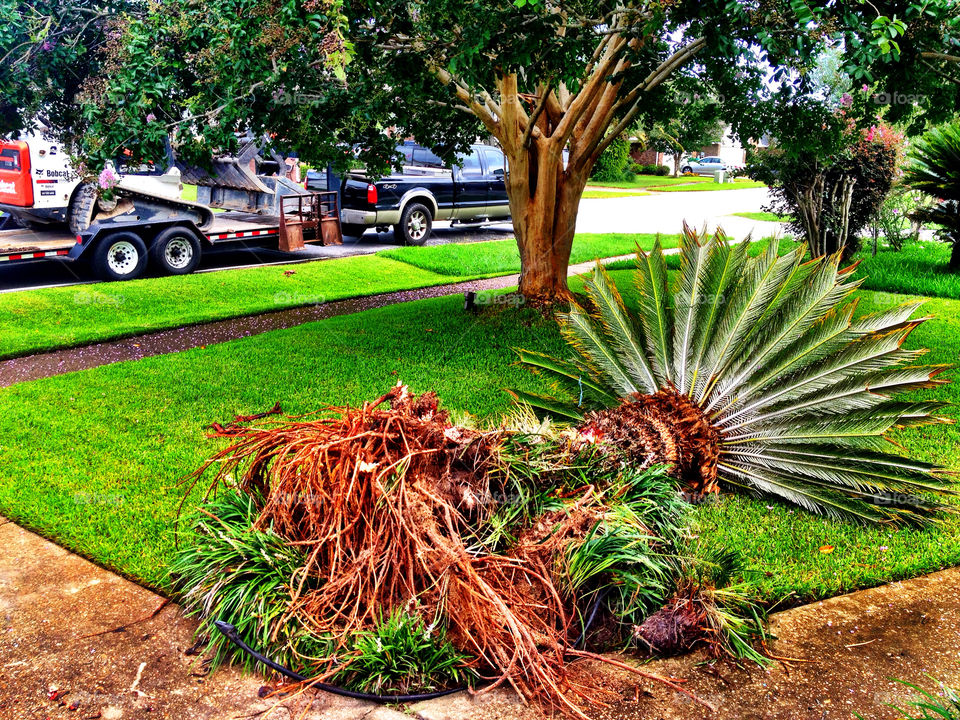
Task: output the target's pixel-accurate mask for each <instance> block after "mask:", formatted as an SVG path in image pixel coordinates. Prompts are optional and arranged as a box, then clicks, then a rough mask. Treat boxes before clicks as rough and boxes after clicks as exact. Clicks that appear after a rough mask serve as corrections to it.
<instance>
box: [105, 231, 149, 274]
mask: <svg viewBox="0 0 960 720" xmlns="http://www.w3.org/2000/svg"><path fill="white" fill-rule="evenodd" d="M146 267H147V246H146V245H144V244H143V240H141V239H140V238H139V237H137V236H136V235H134V234H133V233H132V232H118V233H112V234H110V235H107V236H106V237H105V238H103V239H102V240H101V241H100V242H99V243H98V244H97V247H96V250H94V253H93V269H94V272H96V274H97V275H98V276H99V277H100V279H102V280H133V279H134V278H138V277H140V276H141V275H143V271H144V270H145V269H146Z"/></svg>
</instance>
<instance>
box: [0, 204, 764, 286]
mask: <svg viewBox="0 0 960 720" xmlns="http://www.w3.org/2000/svg"><path fill="white" fill-rule="evenodd" d="M767 202H769V197H768V193H767V190H766V189H764V188H759V189H751V190H718V191H713V192H667V193H651V194H649V195H638V196H636V197H613V198H603V199H589V200H583V201H581V203H580V212H579V217H578V218H577V232H582V233H613V232H617V233H656V232H660V233H664V234H668V233H669V234H673V233H677V232H679V231H680V228H681V227H682V224H683V221H684V220H686V221H687V222H688V223H690V224H691V225H693V226H695V227H698V228H699V227H701V226H703V225H704V224H706V225H707V226H708V227H709V229H710V230H713V229H715V228H716V227H717V226H722V227H723V228H724V230H726V231H727V233H728V234H730V235H731V236H733V237H735V238H737V239H741V238H743V237H745V236H746V235H747V233H749V232H751V231H753V233H754V237H755V238H760V237H764V236H766V235H769V234H772V233H773V232H776V231H777V230H778V229H779V228H780V226H779V225H778V224H777V223H769V222H756V221H752V220H747V219H746V218H739V217H732V216H731V213H736V212H756V211H759V210H760V209H761V207H762V206H763V205H765V204H766V203H767ZM512 237H513V226H512V225H511V224H510V223H509V222H506V223H493V224H490V225H481V226H467V227H463V226H451V225H450V223H448V222H438V223H437V224H436V225H435V226H434V234H433V237H431V239H430V241H429V243H428V244H430V245H444V244H447V243H465V242H481V241H484V240H508V239H510V238H512ZM395 247H397V244H396V243H395V242H394V239H393V233H392V232H384V233H376V232H374V231H373V230H368V231H367V232H366V233H364V235H363V236H362V237H361V238H345V239H344V243H343V245H331V246H327V247H322V246H307V248H306V249H304V250H301V251H300V252H298V253H296V254H295V255H291V254H288V253H280V252H276V251H271V250H264V249H262V248H250V249H247V250H235V251H228V252H218V253H211V254H208V255H207V256H205V257H204V259H203V261H202V263H201V266H200V269H199V270H198V272H215V271H222V270H230V269H234V268H238V267H256V266H260V265H270V264H285V263H291V262H309V261H312V260H326V259H330V258H338V257H348V256H351V255H368V254H372V253H376V252H379V251H381V250H387V249H390V248H395ZM93 281H94V280H93V278H92V277H91V275H90V273H89V271H86V270H85V269H84V268H81V267H77V266H76V265H75V264H72V263H66V262H42V263H33V264H28V265H14V266H11V267H6V268H0V292H10V291H14V290H25V289H29V288H34V287H53V286H57V285H77V284H83V283H88V282H93Z"/></svg>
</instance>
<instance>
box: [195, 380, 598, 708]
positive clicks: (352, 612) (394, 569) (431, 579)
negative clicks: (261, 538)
mask: <svg viewBox="0 0 960 720" xmlns="http://www.w3.org/2000/svg"><path fill="white" fill-rule="evenodd" d="M386 401H390V407H389V408H384V407H381V406H382V405H383V403H384V402H386ZM333 410H334V411H335V414H334V415H333V416H331V417H325V418H320V419H313V420H303V419H300V420H296V421H292V422H280V423H274V424H271V425H269V426H268V427H264V428H235V427H231V429H230V437H231V438H232V440H233V441H234V444H233V445H232V446H231V447H229V448H227V449H226V450H224V451H222V452H221V453H220V454H219V455H218V456H216V457H215V458H214V459H213V460H212V461H211V463H214V462H215V463H218V465H219V472H218V480H219V479H222V478H224V477H228V476H231V477H232V476H235V478H236V479H235V482H236V483H237V484H238V485H239V487H240V489H241V490H243V491H245V492H247V493H249V494H250V495H251V496H252V497H254V498H255V500H256V501H257V503H258V505H259V507H260V508H261V511H260V515H259V517H258V519H257V523H256V524H257V526H258V527H261V528H266V527H272V529H273V531H274V532H276V533H278V534H280V535H281V536H283V537H285V538H287V539H288V540H289V541H290V542H291V543H296V544H297V545H299V546H301V547H303V548H304V550H305V551H306V555H307V557H308V561H307V564H306V565H305V567H303V568H302V570H301V571H299V572H298V573H295V577H294V578H292V580H291V585H292V588H293V591H292V598H291V603H290V615H291V617H295V618H296V619H297V620H298V621H299V622H301V623H303V624H304V625H305V626H306V627H308V628H310V629H311V630H313V631H314V632H316V633H318V634H323V635H327V636H333V637H338V638H340V639H341V640H342V641H343V640H344V639H345V638H347V637H348V636H349V635H350V634H352V633H354V632H356V631H360V630H364V629H368V628H371V627H373V626H374V625H376V623H377V622H378V620H379V618H381V617H382V616H384V615H385V614H386V613H389V612H391V611H393V610H394V609H397V608H401V607H404V608H406V607H410V606H411V604H415V605H416V607H418V608H419V610H420V612H422V613H423V614H424V616H426V617H430V618H436V617H439V616H442V617H443V618H444V620H445V622H446V624H447V631H448V637H449V638H450V639H451V640H452V641H453V642H454V643H455V644H456V645H457V646H458V647H459V649H461V650H462V651H464V652H467V653H469V654H471V655H473V656H475V657H477V658H479V660H480V667H478V670H480V672H481V673H483V674H486V675H487V677H488V678H490V679H493V680H494V681H495V682H496V684H499V683H502V682H508V683H510V684H511V685H513V686H514V687H515V688H516V689H517V690H519V691H520V692H521V693H522V694H524V695H525V696H526V697H528V698H536V699H539V700H541V701H545V702H546V703H547V704H548V705H550V706H552V707H555V708H560V709H562V710H564V711H566V712H569V713H571V714H576V715H581V712H580V710H579V709H578V708H577V706H576V704H575V702H574V699H575V698H581V699H584V700H587V701H593V702H596V701H597V698H598V697H599V696H600V695H601V694H602V690H601V689H600V688H599V687H597V688H586V687H583V686H582V685H577V686H574V685H572V684H571V683H570V682H568V680H567V678H566V661H565V658H566V654H567V650H568V642H567V639H568V636H569V634H570V627H569V626H570V623H571V620H572V618H571V612H570V608H571V607H572V605H571V603H572V602H575V600H576V599H575V598H573V599H571V598H569V597H565V598H561V596H560V593H558V591H557V589H556V587H555V586H554V582H553V579H552V575H551V570H552V567H553V564H554V553H556V552H558V551H560V550H562V548H563V545H562V543H563V542H565V541H569V540H570V539H571V538H574V537H576V536H580V537H582V536H583V535H584V534H585V533H586V532H587V531H588V530H589V528H590V527H591V526H592V524H593V521H594V520H595V519H596V518H597V517H599V515H598V514H597V513H598V512H599V511H598V510H596V509H591V510H584V511H583V512H579V511H578V512H574V513H572V514H571V517H570V519H568V520H566V521H564V522H557V523H556V527H555V528H554V527H553V523H551V528H552V529H554V530H557V529H559V532H547V531H546V530H543V531H538V529H537V528H536V527H534V528H531V531H530V533H529V537H527V538H525V540H524V541H523V542H520V543H518V546H517V547H516V548H514V549H513V550H512V551H509V552H507V553H504V554H491V553H489V552H487V551H486V550H485V549H484V547H483V543H482V542H481V541H480V540H479V537H478V534H477V528H478V527H479V526H480V524H481V523H482V521H483V520H484V519H485V518H486V517H488V516H489V513H490V512H491V510H492V509H493V500H492V498H494V497H503V490H504V488H502V487H491V483H492V482H495V481H494V480H492V479H491V478H494V477H502V475H501V474H499V473H493V472H491V471H492V469H493V468H494V467H495V466H496V463H497V461H498V449H499V448H500V446H501V443H502V441H503V433H502V432H500V431H492V432H479V431H475V430H469V429H465V428H460V427H455V426H452V425H451V424H450V422H449V419H448V417H447V414H446V413H445V412H443V411H441V410H439V409H438V407H437V400H436V397H435V396H434V395H433V394H425V395H422V396H420V397H419V398H415V397H413V396H411V395H410V394H409V393H408V392H407V390H406V388H405V387H397V388H394V389H393V390H391V391H390V392H389V393H387V394H386V395H384V396H383V397H382V398H380V399H378V400H377V401H376V402H373V403H367V404H365V405H364V406H363V407H361V408H359V409H351V408H334V409H333ZM207 467H209V464H208V465H207ZM201 472H202V470H201ZM586 495H587V496H589V497H590V498H593V499H594V502H595V503H596V499H595V497H594V496H593V495H592V490H590V491H588V492H587V493H586ZM587 499H588V498H587V497H586V496H585V500H584V502H586V501H587ZM557 520H559V518H557ZM551 528H547V530H549V529H551ZM308 578H309V579H310V580H311V582H310V583H307V582H306V580H307V579H308ZM309 588H313V589H309Z"/></svg>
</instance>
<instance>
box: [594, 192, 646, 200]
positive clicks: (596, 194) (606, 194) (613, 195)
mask: <svg viewBox="0 0 960 720" xmlns="http://www.w3.org/2000/svg"><path fill="white" fill-rule="evenodd" d="M649 194H650V193H648V192H632V191H624V192H617V191H616V190H584V191H583V195H581V196H580V197H581V198H583V199H584V200H603V199H605V198H618V197H643V196H644V195H649Z"/></svg>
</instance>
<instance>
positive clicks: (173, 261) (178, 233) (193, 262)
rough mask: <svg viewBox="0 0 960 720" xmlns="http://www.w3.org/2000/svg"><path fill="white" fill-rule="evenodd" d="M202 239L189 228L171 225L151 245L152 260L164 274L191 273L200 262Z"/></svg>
mask: <svg viewBox="0 0 960 720" xmlns="http://www.w3.org/2000/svg"><path fill="white" fill-rule="evenodd" d="M200 253H201V250H200V241H199V240H198V239H197V236H196V235H195V234H194V233H193V232H191V231H190V230H189V229H187V228H182V227H169V228H167V229H166V230H164V231H163V232H161V233H160V234H159V235H157V237H156V239H155V240H154V241H153V244H152V245H150V262H151V264H152V265H153V266H154V267H156V268H157V269H159V270H160V271H161V272H162V273H163V274H164V275H189V274H190V273H192V272H193V271H194V270H196V269H197V265H198V264H199V263H200Z"/></svg>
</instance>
